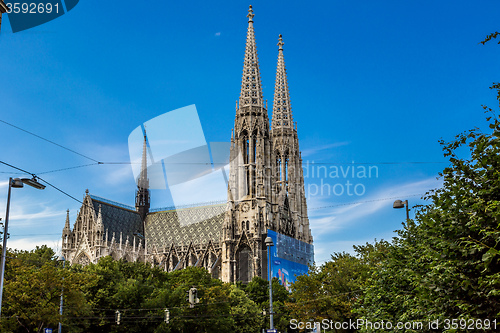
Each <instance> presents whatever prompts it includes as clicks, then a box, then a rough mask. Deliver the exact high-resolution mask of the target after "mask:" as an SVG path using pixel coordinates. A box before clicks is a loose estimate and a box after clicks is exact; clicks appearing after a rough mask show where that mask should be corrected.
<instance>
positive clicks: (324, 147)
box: [302, 141, 350, 157]
mask: <svg viewBox="0 0 500 333" xmlns="http://www.w3.org/2000/svg"><path fill="white" fill-rule="evenodd" d="M349 143H350V142H348V141H342V142H335V143H331V144H327V145H322V146H315V147H314V148H306V149H304V150H302V156H304V157H305V156H310V155H314V154H316V153H318V152H320V151H322V150H327V149H331V148H336V147H342V146H347V145H348V144H349Z"/></svg>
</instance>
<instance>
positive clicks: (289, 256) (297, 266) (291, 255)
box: [267, 229, 314, 290]
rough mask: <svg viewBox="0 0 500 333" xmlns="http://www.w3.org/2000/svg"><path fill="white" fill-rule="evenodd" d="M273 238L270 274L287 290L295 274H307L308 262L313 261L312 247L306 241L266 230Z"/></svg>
mask: <svg viewBox="0 0 500 333" xmlns="http://www.w3.org/2000/svg"><path fill="white" fill-rule="evenodd" d="M267 235H268V236H269V237H271V239H272V240H273V243H274V246H272V247H271V276H272V277H276V278H278V280H279V281H280V283H281V284H282V285H283V286H284V287H285V288H286V289H287V290H288V288H289V287H290V284H291V283H292V282H295V280H296V279H297V276H299V275H303V274H307V271H308V266H307V265H309V264H312V263H313V261H314V247H313V245H311V244H308V243H306V242H302V241H299V240H298V239H295V238H292V237H289V236H285V235H283V234H280V233H278V232H276V231H273V230H269V229H268V230H267Z"/></svg>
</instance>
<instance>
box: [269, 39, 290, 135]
mask: <svg viewBox="0 0 500 333" xmlns="http://www.w3.org/2000/svg"><path fill="white" fill-rule="evenodd" d="M283 45H285V43H283V38H282V36H281V35H280V36H279V41H278V66H277V68H276V83H275V85H274V103H273V118H272V123H271V127H272V128H273V129H276V128H290V129H293V118H292V107H291V105H290V93H289V91H288V80H287V76H286V68H285V58H284V56H283Z"/></svg>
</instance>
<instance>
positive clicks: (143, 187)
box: [135, 131, 150, 221]
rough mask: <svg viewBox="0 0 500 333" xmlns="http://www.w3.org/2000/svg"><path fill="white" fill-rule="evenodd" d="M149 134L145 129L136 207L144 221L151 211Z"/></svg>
mask: <svg viewBox="0 0 500 333" xmlns="http://www.w3.org/2000/svg"><path fill="white" fill-rule="evenodd" d="M147 161H148V160H147V136H146V131H144V144H143V146H142V163H141V173H140V175H139V179H138V180H137V193H136V195H135V208H136V210H137V211H138V212H139V215H140V216H141V219H142V221H144V220H145V219H146V215H148V213H149V205H150V203H149V179H148V162H147Z"/></svg>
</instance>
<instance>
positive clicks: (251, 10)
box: [247, 5, 255, 22]
mask: <svg viewBox="0 0 500 333" xmlns="http://www.w3.org/2000/svg"><path fill="white" fill-rule="evenodd" d="M254 16H255V14H254V13H253V9H252V5H250V7H249V8H248V15H247V17H248V22H253V17H254Z"/></svg>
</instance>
